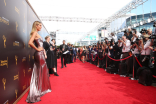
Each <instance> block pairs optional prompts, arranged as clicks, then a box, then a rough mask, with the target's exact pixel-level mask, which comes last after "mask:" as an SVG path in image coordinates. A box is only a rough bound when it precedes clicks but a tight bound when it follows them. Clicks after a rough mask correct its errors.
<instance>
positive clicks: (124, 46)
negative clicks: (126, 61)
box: [122, 39, 131, 52]
mask: <svg viewBox="0 0 156 104" xmlns="http://www.w3.org/2000/svg"><path fill="white" fill-rule="evenodd" d="M125 43H126V45H124V44H123V48H122V52H129V51H130V47H131V42H130V40H128V39H126V41H125Z"/></svg>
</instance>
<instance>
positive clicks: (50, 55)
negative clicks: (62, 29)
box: [43, 36, 59, 76]
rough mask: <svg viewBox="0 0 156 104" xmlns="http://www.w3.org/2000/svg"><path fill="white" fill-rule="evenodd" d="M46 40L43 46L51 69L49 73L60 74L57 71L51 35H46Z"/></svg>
mask: <svg viewBox="0 0 156 104" xmlns="http://www.w3.org/2000/svg"><path fill="white" fill-rule="evenodd" d="M45 39H46V41H45V42H43V47H44V49H45V51H46V53H47V59H46V62H47V67H48V69H49V74H53V73H54V75H55V76H59V75H58V74H57V72H56V64H55V63H56V61H55V55H54V51H55V47H54V44H51V43H50V36H46V37H45Z"/></svg>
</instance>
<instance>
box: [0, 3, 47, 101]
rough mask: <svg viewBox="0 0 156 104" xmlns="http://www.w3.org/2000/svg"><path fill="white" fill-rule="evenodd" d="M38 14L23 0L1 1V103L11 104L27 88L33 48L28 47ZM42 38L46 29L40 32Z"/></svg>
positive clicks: (30, 72) (32, 59)
mask: <svg viewBox="0 0 156 104" xmlns="http://www.w3.org/2000/svg"><path fill="white" fill-rule="evenodd" d="M34 21H39V19H38V17H37V15H36V14H35V13H34V11H33V10H32V8H31V6H30V5H29V3H28V2H27V1H25V0H0V104H12V103H14V102H15V101H16V100H17V99H18V98H19V96H20V95H21V94H22V93H23V92H24V91H25V90H26V89H27V88H28V87H29V85H30V80H31V74H32V70H33V64H34V56H33V55H34V51H35V50H34V49H32V48H31V47H30V46H29V45H28V41H29V38H30V32H31V29H32V24H33V22H34ZM39 34H40V36H41V37H42V38H43V39H44V37H45V36H47V35H49V34H48V32H47V31H46V29H45V28H44V26H43V28H42V30H41V31H40V32H39Z"/></svg>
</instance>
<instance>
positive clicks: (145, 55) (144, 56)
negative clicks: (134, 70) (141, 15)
mask: <svg viewBox="0 0 156 104" xmlns="http://www.w3.org/2000/svg"><path fill="white" fill-rule="evenodd" d="M149 37H150V36H149V35H147V34H146V35H143V39H142V40H141V44H140V46H141V48H142V51H141V57H140V58H141V64H142V65H143V66H145V67H148V63H149V58H150V53H151V50H150V48H149V46H150V45H151V41H150V39H149Z"/></svg>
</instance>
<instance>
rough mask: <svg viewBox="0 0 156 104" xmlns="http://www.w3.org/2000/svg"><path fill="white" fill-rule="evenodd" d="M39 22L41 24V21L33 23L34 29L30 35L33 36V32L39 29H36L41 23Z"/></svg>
mask: <svg viewBox="0 0 156 104" xmlns="http://www.w3.org/2000/svg"><path fill="white" fill-rule="evenodd" d="M39 24H41V22H40V21H35V22H34V23H33V25H32V30H31V33H30V37H31V35H32V34H33V32H35V31H36V30H37V29H36V26H37V25H39Z"/></svg>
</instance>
